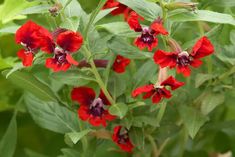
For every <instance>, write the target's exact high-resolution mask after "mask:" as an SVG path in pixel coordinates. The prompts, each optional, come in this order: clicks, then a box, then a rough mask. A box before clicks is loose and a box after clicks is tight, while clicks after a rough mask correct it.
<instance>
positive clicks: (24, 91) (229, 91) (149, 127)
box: [0, 0, 235, 157]
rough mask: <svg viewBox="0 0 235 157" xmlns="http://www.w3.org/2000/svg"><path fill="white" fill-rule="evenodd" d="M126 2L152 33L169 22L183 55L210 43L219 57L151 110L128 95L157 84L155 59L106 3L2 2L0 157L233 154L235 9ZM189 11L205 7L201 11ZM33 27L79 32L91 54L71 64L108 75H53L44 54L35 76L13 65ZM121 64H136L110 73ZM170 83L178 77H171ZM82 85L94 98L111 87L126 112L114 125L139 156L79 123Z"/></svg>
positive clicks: (229, 2)
mask: <svg viewBox="0 0 235 157" xmlns="http://www.w3.org/2000/svg"><path fill="white" fill-rule="evenodd" d="M58 2H59V3H58ZM119 2H120V3H122V4H125V5H127V6H128V7H129V8H131V9H133V10H134V11H136V12H137V13H138V14H139V15H141V16H142V17H144V19H145V21H144V24H146V25H149V24H150V23H151V22H152V21H154V20H155V19H156V18H157V17H158V16H161V17H163V19H164V26H165V27H166V29H167V30H168V32H169V36H170V37H171V38H173V39H175V40H176V41H177V42H179V44H180V45H181V46H182V48H183V49H187V48H189V47H192V46H193V44H194V43H195V42H196V41H197V39H199V38H200V37H201V36H203V35H206V36H208V37H209V39H210V40H211V41H212V43H213V45H214V46H215V53H214V54H213V55H212V56H210V57H207V58H205V59H204V65H203V66H202V67H201V68H199V69H194V70H193V72H192V74H191V77H189V78H186V79H185V78H184V77H182V76H181V75H177V76H176V77H177V79H178V80H180V81H184V82H186V85H185V86H184V87H182V88H180V89H178V90H177V91H175V92H174V97H173V98H172V99H170V100H164V101H162V102H161V103H160V104H158V105H152V103H151V100H150V101H143V100H141V99H133V98H132V97H131V94H130V93H131V92H132V90H133V89H135V88H136V87H138V86H141V85H144V84H147V83H155V82H156V80H157V74H158V66H157V65H156V64H154V62H153V60H152V55H153V53H149V52H145V51H147V50H143V51H141V50H139V49H138V48H137V47H135V46H134V45H133V44H132V41H133V39H134V38H135V37H136V36H137V35H138V33H136V32H134V31H133V30H131V29H130V28H129V26H128V24H127V23H126V22H125V20H124V19H123V16H122V15H120V16H111V15H109V13H110V12H111V11H112V9H108V10H102V11H101V8H102V5H104V3H105V1H102V0H101V1H100V2H99V1H97V0H89V2H87V1H86V0H79V1H76V0H68V1H66V0H59V1H43V0H40V1H38V0H37V1H30V2H28V1H25V0H18V1H13V0H5V1H4V2H2V4H1V6H0V33H1V34H0V38H1V42H0V48H1V58H0V61H1V62H0V68H1V71H2V74H3V75H2V76H1V82H0V83H1V89H2V90H1V92H0V97H1V99H0V110H1V114H0V116H1V118H0V119H1V129H0V133H1V135H2V136H1V142H0V152H1V155H3V156H4V157H8V156H9V157H10V156H13V155H14V156H17V157H18V156H29V157H37V156H66V157H67V156H72V157H73V156H92V155H94V156H97V157H99V156H108V155H112V156H136V157H138V156H146V157H148V156H158V155H159V154H161V156H166V157H171V156H172V157H174V156H186V157H188V156H209V155H215V154H217V153H225V152H228V151H231V152H232V153H235V152H234V151H235V148H234V142H235V139H234V137H235V136H234V123H235V122H234V118H235V117H234V112H235V107H234V105H233V102H234V100H233V99H235V97H234V72H235V69H234V57H235V56H234V51H233V50H234V45H235V32H234V25H235V20H234V6H235V3H234V2H233V0H224V1H219V0H213V1H209V0H200V1H184V2H187V4H188V5H186V3H177V2H179V1H158V0H151V2H150V1H146V0H138V1H137V0H119ZM155 2H156V3H155ZM180 2H182V1H180ZM192 2H196V3H198V5H197V8H198V9H195V4H193V3H192ZM12 4H14V5H12ZM189 4H190V5H189ZM55 8H58V15H56V16H52V15H51V13H50V12H49V11H48V9H50V10H51V9H55ZM28 19H32V20H33V21H35V22H37V23H38V24H40V25H42V26H44V27H45V28H47V29H49V30H50V31H53V30H54V29H55V28H57V27H63V28H67V29H70V30H73V31H79V32H81V33H82V35H83V37H84V39H85V41H84V47H82V48H81V49H80V51H79V53H77V54H76V55H75V56H74V58H75V59H77V60H78V61H81V60H83V59H85V60H86V61H87V62H90V64H91V65H92V64H93V63H92V62H93V61H92V59H105V60H109V64H108V66H107V67H105V68H96V67H95V66H94V65H92V67H91V68H89V67H88V68H72V69H70V70H69V71H67V72H65V73H63V72H59V73H54V72H52V71H51V70H48V69H47V68H45V66H44V60H45V58H46V56H45V55H40V53H39V55H38V56H36V59H35V62H34V66H32V67H30V68H24V67H23V66H22V64H21V62H19V60H18V59H17V58H16V52H17V51H18V49H19V48H20V46H18V45H17V44H15V42H14V33H15V31H16V30H17V29H18V28H19V27H20V26H21V25H22V24H23V23H25V21H27V20H28ZM158 39H159V44H158V49H163V50H165V51H168V50H169V48H170V47H169V46H168V45H167V43H166V42H165V40H166V37H165V36H159V37H158ZM117 54H119V55H122V56H124V57H127V58H129V59H131V63H130V65H129V66H127V69H126V72H125V73H123V74H117V73H115V72H113V71H112V68H111V66H112V62H113V60H114V59H115V56H116V55H117ZM84 55H85V58H84V57H83V56H84ZM97 69H98V71H96V70H97ZM149 69H151V70H149ZM97 72H98V74H99V75H100V76H101V78H99V75H98V76H97ZM168 73H169V75H173V76H175V72H174V70H171V71H169V72H168ZM94 74H95V75H96V76H95V77H94ZM65 76H66V79H65ZM6 78H7V79H6ZM97 78H98V79H97ZM149 81H150V82H149ZM83 85H89V86H91V87H93V88H94V89H95V90H96V92H97V93H98V91H99V88H100V86H106V87H107V90H108V91H109V92H110V94H111V95H112V99H114V100H113V101H115V102H122V104H116V103H114V105H113V107H112V109H110V110H111V112H112V113H115V114H116V115H117V116H118V117H119V118H118V119H117V120H116V121H115V122H113V124H115V125H117V124H122V125H123V126H126V127H127V128H131V132H130V138H131V140H132V142H133V143H134V145H136V148H135V151H134V153H133V154H129V153H123V152H119V149H118V147H116V146H115V144H114V143H113V142H112V140H110V134H112V128H113V126H112V124H111V125H110V126H108V128H106V130H103V129H102V128H100V129H97V128H93V127H91V126H90V125H89V124H88V123H86V122H82V121H79V119H78V116H77V114H76V109H77V107H78V106H77V104H75V103H74V102H72V101H71V98H70V92H71V90H72V88H73V87H77V86H83ZM136 100H137V101H136ZM123 103H124V104H123ZM10 119H11V120H10ZM7 128H8V129H7ZM110 131H111V132H110ZM96 137H98V138H96Z"/></svg>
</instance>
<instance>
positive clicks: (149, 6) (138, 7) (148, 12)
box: [118, 0, 162, 22]
mask: <svg viewBox="0 0 235 157" xmlns="http://www.w3.org/2000/svg"><path fill="white" fill-rule="evenodd" d="M118 1H119V2H120V3H122V4H124V5H126V6H128V7H130V8H131V9H133V10H134V11H136V12H137V13H138V14H139V15H141V16H143V17H144V18H145V19H146V20H148V21H150V22H153V21H154V20H156V19H157V18H158V17H159V16H160V15H161V13H162V10H161V8H160V7H159V5H157V4H156V3H154V2H148V1H146V0H118Z"/></svg>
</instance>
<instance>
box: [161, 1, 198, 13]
mask: <svg viewBox="0 0 235 157" xmlns="http://www.w3.org/2000/svg"><path fill="white" fill-rule="evenodd" d="M197 4H198V3H193V2H172V3H168V4H166V5H165V7H166V8H167V9H169V10H175V9H181V8H182V9H187V10H192V11H194V10H196V8H197V6H196V5H197Z"/></svg>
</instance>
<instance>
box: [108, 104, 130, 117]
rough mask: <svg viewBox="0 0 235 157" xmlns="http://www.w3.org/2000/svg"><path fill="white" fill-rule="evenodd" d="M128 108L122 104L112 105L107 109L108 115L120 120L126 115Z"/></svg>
mask: <svg viewBox="0 0 235 157" xmlns="http://www.w3.org/2000/svg"><path fill="white" fill-rule="evenodd" d="M127 111H128V107H127V105H126V104H124V103H117V104H113V105H111V106H110V107H109V113H110V114H112V115H115V116H118V117H120V118H121V119H122V118H123V117H124V116H125V115H126V113H127Z"/></svg>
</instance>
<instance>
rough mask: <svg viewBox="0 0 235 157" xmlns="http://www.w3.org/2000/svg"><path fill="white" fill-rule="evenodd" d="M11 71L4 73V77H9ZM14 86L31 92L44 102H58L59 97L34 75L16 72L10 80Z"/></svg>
mask: <svg viewBox="0 0 235 157" xmlns="http://www.w3.org/2000/svg"><path fill="white" fill-rule="evenodd" d="M9 72H10V70H5V71H3V72H2V73H3V75H5V76H6V75H7V74H8V73H9ZM7 79H9V80H10V81H11V82H12V83H13V84H15V85H17V86H18V87H20V88H22V89H25V90H26V91H29V92H31V93H32V94H33V95H35V96H36V97H38V98H40V99H42V100H44V101H56V100H57V97H56V96H55V94H54V92H53V91H52V90H51V89H50V88H49V87H48V86H47V85H45V84H44V83H42V82H41V81H39V80H38V79H37V78H35V77H34V76H33V75H32V74H29V73H26V72H23V71H15V72H13V73H12V74H11V75H10V76H8V78H7Z"/></svg>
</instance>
